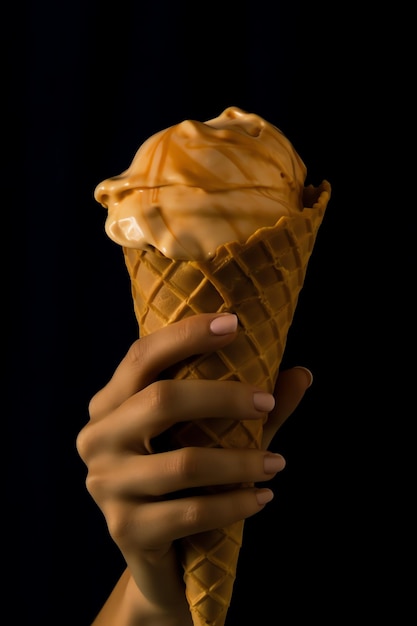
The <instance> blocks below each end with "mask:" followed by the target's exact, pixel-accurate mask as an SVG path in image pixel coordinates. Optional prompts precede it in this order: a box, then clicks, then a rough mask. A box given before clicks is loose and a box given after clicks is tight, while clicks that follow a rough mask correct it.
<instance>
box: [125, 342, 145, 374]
mask: <svg viewBox="0 0 417 626" xmlns="http://www.w3.org/2000/svg"><path fill="white" fill-rule="evenodd" d="M144 339H145V338H144ZM144 339H136V341H134V342H133V343H132V344H131V346H130V348H129V350H128V351H127V354H126V360H127V361H128V362H129V364H130V365H131V366H132V367H134V368H136V367H138V366H140V365H141V364H142V362H143V359H144V356H145V353H146V350H147V345H148V342H147V341H145V340H144Z"/></svg>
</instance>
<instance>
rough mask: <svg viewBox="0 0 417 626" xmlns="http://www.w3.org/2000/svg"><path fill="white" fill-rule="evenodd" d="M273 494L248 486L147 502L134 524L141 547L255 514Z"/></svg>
mask: <svg viewBox="0 0 417 626" xmlns="http://www.w3.org/2000/svg"><path fill="white" fill-rule="evenodd" d="M273 497H274V494H273V492H272V491H271V490H270V489H266V488H262V489H258V488H255V487H251V488H248V489H237V490H235V491H227V492H223V493H219V494H212V495H204V496H192V497H188V498H180V499H177V500H168V501H164V502H154V503H152V504H147V506H146V508H145V507H144V508H143V509H142V510H141V515H140V518H141V519H140V523H139V524H138V529H139V527H140V534H141V539H140V541H141V544H142V546H143V547H144V548H146V545H147V546H149V547H151V546H158V545H160V544H161V543H165V542H168V541H173V540H175V539H181V538H182V537H186V536H188V535H194V534H196V533H201V532H207V531H210V530H215V529H217V528H223V527H225V526H229V525H230V524H234V523H235V522H238V521H240V520H243V519H246V518H248V517H251V516H252V515H255V514H256V513H259V511H262V509H263V508H264V507H265V505H266V504H267V503H268V502H270V501H271V500H272V499H273ZM144 544H146V545H144Z"/></svg>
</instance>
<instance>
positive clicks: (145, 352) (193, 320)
mask: <svg viewBox="0 0 417 626" xmlns="http://www.w3.org/2000/svg"><path fill="white" fill-rule="evenodd" d="M236 330H237V318H236V316H235V315H231V314H228V313H223V314H219V313H207V314H206V313H203V314H201V315H194V316H191V317H188V318H186V319H184V320H181V321H180V322H176V323H174V324H170V325H168V326H166V327H164V328H162V329H160V330H158V331H156V332H154V333H152V334H151V335H148V336H146V337H142V338H141V339H139V340H137V341H135V342H134V343H133V344H132V346H131V347H130V349H129V351H128V352H127V354H126V356H125V357H124V359H123V360H122V361H121V363H120V365H119V366H118V367H117V369H116V371H115V373H114V375H113V377H112V378H111V380H110V381H109V383H108V384H107V385H106V386H105V387H104V388H103V389H102V390H101V391H99V392H98V393H97V394H96V395H95V396H94V397H93V398H92V400H91V402H90V415H91V416H92V417H94V418H99V417H101V416H102V415H104V414H106V413H108V412H109V411H111V410H113V409H115V408H116V407H117V406H119V405H120V404H121V403H122V402H124V400H126V399H127V398H129V397H130V396H132V395H133V394H135V393H136V392H137V391H138V390H140V389H142V388H144V387H146V385H148V384H149V383H151V382H152V381H153V380H155V379H156V378H157V377H158V376H159V374H160V373H161V372H162V371H163V370H164V369H166V368H168V367H170V366H171V365H173V364H174V363H177V362H179V361H181V360H183V359H185V358H187V357H189V356H192V355H194V354H199V353H203V352H211V351H215V350H218V349H219V348H222V347H223V346H225V345H226V344H227V343H230V342H231V341H232V340H233V339H234V337H235V335H236Z"/></svg>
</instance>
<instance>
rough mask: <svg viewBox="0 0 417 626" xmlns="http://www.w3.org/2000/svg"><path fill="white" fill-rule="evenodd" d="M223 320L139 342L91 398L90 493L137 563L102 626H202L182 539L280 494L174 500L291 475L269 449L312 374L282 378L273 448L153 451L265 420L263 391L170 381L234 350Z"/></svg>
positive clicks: (83, 437) (85, 454)
mask: <svg viewBox="0 0 417 626" xmlns="http://www.w3.org/2000/svg"><path fill="white" fill-rule="evenodd" d="M216 317H219V315H218V314H201V315H196V316H193V317H189V318H187V319H185V320H182V321H181V322H178V323H176V324H172V325H170V326H167V327H166V328H164V329H162V330H159V331H157V332H155V333H153V334H152V335H148V336H147V337H143V338H141V339H139V340H137V341H135V342H134V343H133V345H132V346H131V347H130V349H129V350H128V352H127V354H126V356H125V357H124V358H123V360H122V361H121V363H120V364H119V366H118V367H117V369H116V370H115V372H114V375H113V376H112V378H111V380H110V381H109V382H108V383H107V385H106V386H105V387H104V388H103V389H101V390H100V391H99V392H98V393H97V394H96V395H95V396H94V397H93V398H92V399H91V402H90V406H89V413H90V421H89V422H88V423H87V424H86V425H85V427H84V428H83V429H82V430H81V431H80V433H79V435H78V438H77V450H78V453H79V455H80V456H81V458H82V460H83V461H84V463H85V464H86V466H87V469H88V473H87V479H86V484H87V488H88V491H89V493H90V494H91V496H92V497H93V499H94V500H95V502H96V503H97V505H98V506H99V507H100V509H101V511H102V512H103V514H104V516H105V519H106V522H107V525H108V529H109V532H110V534H111V537H112V538H113V540H114V541H115V543H116V544H117V546H118V547H119V549H120V550H121V552H122V554H123V556H124V559H125V561H126V565H127V567H126V570H125V571H124V573H123V574H122V576H121V578H120V580H119V581H118V582H117V584H116V586H115V588H114V589H113V591H112V593H111V594H110V596H109V598H108V600H107V602H106V603H105V605H104V606H103V608H102V610H101V611H100V613H99V614H98V616H97V618H96V619H95V621H94V622H93V624H94V626H114V624H116V623H117V625H118V626H135V625H139V624H140V626H154V625H155V626H156V625H158V626H192V620H191V616H190V612H189V609H188V605H187V602H186V599H185V594H184V585H183V581H182V574H181V567H180V565H179V563H178V560H177V556H176V552H175V543H174V542H175V540H176V539H179V538H181V537H184V536H188V535H191V534H194V533H198V532H202V531H206V530H211V529H215V528H218V527H222V526H227V525H229V524H231V523H233V522H236V521H238V520H239V519H246V518H248V517H250V516H252V515H255V514H256V513H258V512H259V511H261V510H262V509H263V508H264V507H265V505H266V502H267V501H269V500H270V499H272V497H273V494H272V492H271V490H269V489H267V488H265V487H263V488H262V489H258V488H257V487H256V486H255V487H249V488H242V489H236V490H227V491H226V492H223V493H219V494H214V495H213V494H211V495H193V496H191V495H188V496H184V494H183V493H182V494H178V497H176V498H173V497H172V494H173V493H174V492H180V491H182V490H184V489H188V488H196V487H197V488H198V487H204V486H207V485H212V484H219V485H220V484H224V485H231V484H236V483H249V484H255V485H256V483H258V482H262V483H264V482H265V481H268V480H270V479H271V478H273V477H274V476H275V475H276V473H277V472H278V471H281V470H282V469H283V468H284V466H285V460H284V459H283V458H282V456H281V455H273V454H272V453H271V452H268V446H269V444H270V442H271V440H272V439H273V437H274V436H275V434H276V432H277V431H278V429H279V428H280V426H281V425H282V424H283V423H284V422H285V420H286V419H287V418H288V417H289V416H290V415H291V413H292V412H293V411H294V410H295V408H296V407H297V406H298V404H299V403H300V401H301V399H302V397H303V395H304V393H305V391H306V389H307V388H308V387H309V385H310V384H311V377H310V375H309V373H308V371H306V370H305V369H303V368H293V369H289V370H286V371H283V372H282V373H280V375H279V379H278V382H277V386H276V390H275V393H274V400H275V406H274V408H273V409H272V411H271V412H270V413H269V414H268V420H267V422H266V425H265V428H264V441H263V446H262V449H261V450H254V449H243V450H242V449H233V450H230V449H229V450H225V449H215V448H183V449H181V450H175V451H170V452H163V453H152V439H153V438H154V437H156V436H157V435H160V434H161V433H163V432H164V431H165V430H166V429H168V428H169V427H170V426H172V425H173V424H174V423H176V422H179V421H183V420H187V421H188V420H190V419H193V420H198V419H202V418H205V417H214V418H215V417H219V418H224V417H228V418H231V419H237V420H239V419H240V420H242V419H245V420H247V419H260V418H264V417H265V414H264V413H262V412H261V411H259V410H257V409H256V408H255V405H254V394H255V393H256V392H258V391H260V390H259V389H257V388H256V387H251V386H250V385H245V384H243V383H240V382H235V381H210V380H206V381H204V380H203V381H201V380H185V381H174V380H163V381H158V375H159V374H160V372H162V371H163V370H165V369H166V368H167V367H169V366H170V365H172V364H174V363H176V362H178V361H180V360H182V359H184V358H186V357H187V356H191V355H193V354H197V353H203V352H208V351H213V350H217V349H219V348H221V347H223V346H225V345H227V344H228V343H230V342H232V341H233V339H234V337H235V333H234V332H229V333H227V334H222V335H216V334H214V333H213V332H212V331H211V330H210V323H211V322H212V320H213V319H215V318H216ZM274 400H273V399H272V398H271V403H272V405H273V404H274ZM265 458H268V459H273V460H275V463H276V466H275V467H274V468H273V470H271V469H269V470H267V471H265V466H264V461H265ZM161 580H163V581H164V584H163V585H162V584H161ZM167 581H169V584H168V583H167Z"/></svg>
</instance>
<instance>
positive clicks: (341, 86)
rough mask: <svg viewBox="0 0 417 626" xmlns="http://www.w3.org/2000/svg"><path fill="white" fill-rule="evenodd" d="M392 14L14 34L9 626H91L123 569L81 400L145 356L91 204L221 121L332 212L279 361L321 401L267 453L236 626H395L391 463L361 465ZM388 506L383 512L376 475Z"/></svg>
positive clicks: (325, 10)
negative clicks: (276, 135)
mask: <svg viewBox="0 0 417 626" xmlns="http://www.w3.org/2000/svg"><path fill="white" fill-rule="evenodd" d="M380 10H381V9H380V8H379V10H378V11H379V12H378V13H377V14H375V13H374V12H368V13H366V14H364V12H363V10H362V7H361V6H354V5H352V4H347V3H330V4H328V3H326V2H304V3H303V2H298V1H294V2H288V3H286V2H281V1H278V2H267V1H265V0H258V1H257V2H254V1H252V2H240V3H232V2H228V1H224V2H215V1H213V2H210V3H208V4H205V3H198V2H194V3H186V2H158V1H155V2H133V1H131V2H128V1H126V0H120V1H119V2H117V3H102V2H98V1H96V2H93V1H90V0H87V1H85V2H80V1H79V0H75V1H73V2H62V3H61V2H59V3H48V2H28V3H26V4H25V5H19V8H17V9H16V8H15V13H16V14H15V15H14V16H13V17H12V18H9V19H10V23H9V24H8V26H10V28H6V27H5V31H6V32H5V35H6V41H7V47H8V52H9V54H10V57H9V58H10V65H9V69H11V73H10V78H11V85H12V87H11V89H10V90H9V93H8V95H9V96H11V97H10V104H11V109H12V113H18V115H17V118H18V122H17V123H16V124H15V125H14V126H12V124H10V127H9V124H8V120H7V119H6V120H5V130H6V131H7V132H8V133H9V134H10V133H12V138H13V139H14V138H16V140H17V139H18V138H19V140H20V139H21V140H22V143H21V144H20V142H19V145H21V146H22V147H21V148H20V149H19V153H18V154H16V155H14V157H12V156H11V158H10V159H9V162H11V165H12V169H13V175H14V177H16V182H15V183H13V204H12V207H13V210H15V211H16V215H13V214H12V213H11V211H10V210H8V211H7V215H8V218H9V219H10V218H11V224H10V225H9V226H8V228H9V230H8V232H9V233H10V239H9V247H10V251H11V259H12V261H11V264H12V267H13V273H12V277H13V280H12V281H11V294H12V297H11V299H10V300H11V301H12V302H13V307H12V316H13V317H12V324H11V326H10V328H11V329H12V330H11V331H10V335H9V334H8V333H7V336H6V337H5V339H6V342H7V344H8V345H9V342H10V346H11V348H12V349H11V359H10V368H11V369H10V371H11V372H12V375H13V380H14V386H13V392H12V399H13V402H12V403H11V404H10V405H9V406H10V407H12V408H10V409H8V412H7V414H8V416H9V420H8V422H10V425H11V426H12V431H11V432H12V435H11V437H10V439H9V440H10V445H11V446H12V449H13V459H14V460H13V461H10V463H9V465H8V467H9V477H10V479H11V480H9V481H8V483H9V484H11V485H12V492H13V496H14V498H13V502H14V507H13V509H12V511H13V515H12V525H13V526H14V527H15V529H16V528H17V529H18V540H17V543H16V546H18V550H19V552H18V554H19V556H18V559H17V567H18V570H19V578H18V580H19V585H18V586H19V595H21V597H20V598H19V599H18V600H15V601H14V603H13V610H14V614H15V615H16V620H15V621H13V623H17V622H19V623H26V624H31V625H35V624H49V623H51V624H52V623H53V624H59V626H73V625H74V624H76V625H77V626H88V625H89V624H90V622H91V620H92V619H93V617H94V616H95V614H96V613H97V611H98V609H99V608H100V606H101V605H102V603H103V601H104V600H105V598H106V597H107V595H108V593H109V591H110V589H111V588H112V586H113V584H114V582H115V580H116V579H117V577H118V575H119V573H120V572H121V569H122V567H123V563H122V560H121V557H120V555H119V553H118V550H117V549H116V547H115V546H114V545H113V543H112V542H111V540H110V538H109V536H108V534H107V531H106V526H105V522H104V518H103V517H102V515H101V513H100V511H99V510H98V509H97V507H96V505H95V504H94V503H93V501H92V500H91V498H90V496H89V495H88V494H87V492H86V489H85V484H84V481H85V467H84V466H83V464H82V462H81V461H80V459H79V458H78V456H77V453H76V450H75V439H76V435H77V433H78V431H79V430H80V429H81V428H82V426H83V425H84V423H85V422H86V421H87V419H88V414H87V406H88V401H89V399H90V398H91V396H92V395H93V394H94V393H95V391H97V390H98V389H99V388H100V387H101V386H102V385H104V383H105V382H106V381H107V380H108V378H109V376H110V375H111V373H112V371H113V369H114V367H115V366H116V365H117V363H118V362H119V360H120V359H121V357H122V356H123V355H124V353H125V352H126V350H127V348H128V346H129V345H130V343H131V342H132V341H133V340H134V339H135V337H136V335H137V328H136V322H135V319H134V316H133V310H132V306H131V300H130V285H129V280H128V277H127V274H126V271H125V268H124V263H123V258H122V255H121V251H120V249H119V248H118V247H117V246H116V245H115V244H113V243H112V242H111V241H109V240H108V239H107V237H106V236H105V234H104V220H105V211H104V209H103V208H102V207H101V206H99V205H98V204H97V203H96V202H95V200H94V198H93V191H94V188H95V186H96V185H97V183H99V182H100V181H102V180H103V179H104V178H107V177H109V176H113V175H116V174H119V173H120V172H121V171H123V170H124V169H126V167H127V166H128V165H129V164H130V161H131V159H132V157H133V155H134V153H135V152H136V150H137V148H138V147H139V145H140V144H141V143H142V142H143V141H144V140H145V139H146V138H147V137H148V136H149V135H151V134H153V133H154V132H157V131H158V130H161V129H163V128H165V127H167V126H169V125H172V124H175V123H178V122H180V121H182V120H183V119H193V118H194V119H197V120H201V121H204V120H206V119H209V118H211V117H215V116H217V115H219V114H220V113H221V112H222V111H223V109H224V108H226V107H227V106H231V105H235V106H239V107H241V108H243V109H245V110H247V111H250V112H254V113H258V114H259V115H261V116H262V117H264V118H266V119H267V120H268V121H270V122H272V123H274V124H275V125H277V126H278V127H279V128H281V130H282V131H283V132H284V133H285V134H286V135H287V136H288V137H289V138H290V139H291V141H292V142H293V144H294V145H295V147H296V149H297V151H298V152H299V154H300V155H301V157H302V158H303V160H304V162H305V163H306V165H307V168H308V179H307V182H311V183H313V184H319V183H320V182H321V181H322V180H323V179H324V178H325V179H327V180H329V181H330V183H331V185H332V198H331V201H330V203H329V206H328V210H327V213H326V216H325V219H324V222H323V225H322V227H321V230H320V232H319V236H318V239H317V243H316V248H315V250H314V253H313V256H312V258H311V261H310V265H309V270H308V274H307V278H306V282H305V286H304V289H303V291H302V293H301V296H300V300H299V305H298V308H297V311H296V315H295V319H294V323H293V326H292V328H291V331H290V335H289V339H288V345H287V351H286V355H285V365H295V364H302V365H306V366H307V367H309V368H310V369H311V370H312V371H313V373H314V376H315V381H314V385H313V387H312V388H311V389H310V390H309V391H308V393H307V395H306V397H305V400H304V401H303V403H302V405H301V406H300V408H299V409H298V410H297V411H296V413H295V414H294V415H293V416H292V418H291V419H290V421H289V422H288V423H287V424H286V425H285V426H284V427H283V429H282V432H281V434H280V435H279V436H278V437H277V439H276V441H275V442H274V449H275V450H277V451H281V452H282V453H283V454H284V455H285V456H286V458H287V468H286V469H285V471H284V472H283V473H282V474H281V475H279V476H277V478H276V479H275V480H274V490H275V493H276V497H275V500H274V501H273V502H272V503H271V504H269V505H268V506H267V507H266V509H265V511H263V512H262V513H261V514H259V515H258V516H256V517H254V518H251V519H250V520H248V521H247V523H246V526H245V541H244V546H243V548H242V552H241V557H240V561H239V570H238V577H237V582H236V586H235V593H234V596H233V601H232V606H231V608H230V611H229V616H228V622H227V626H235V625H240V624H243V623H245V624H246V623H259V624H261V623H277V624H278V623H279V624H281V625H282V626H285V625H287V624H295V623H297V624H300V623H310V622H312V621H313V620H314V621H315V622H317V623H321V624H324V623H326V624H340V623H356V616H357V615H358V614H359V613H360V614H361V615H362V617H367V618H369V617H370V616H372V615H374V616H375V612H378V613H379V612H380V613H381V614H384V615H387V614H388V612H389V611H390V610H394V611H400V608H399V607H396V608H393V607H394V605H395V602H393V601H392V597H391V594H390V593H381V587H380V586H379V585H377V588H378V590H377V591H376V590H375V589H376V588H375V585H373V586H372V585H371V586H370V581H374V582H375V579H378V581H379V580H380V578H382V579H384V580H386V578H385V576H384V575H383V574H382V572H383V571H384V564H385V563H386V559H387V558H388V557H387V551H386V546H387V543H386V541H387V540H386V539H385V543H384V542H383V546H384V549H381V539H380V536H381V535H380V532H378V528H379V523H380V520H378V522H376V521H375V520H376V518H377V515H376V513H375V511H377V510H379V509H380V508H381V509H383V508H384V507H383V506H381V500H382V499H383V498H385V497H386V495H387V494H386V493H385V495H384V496H382V495H381V492H380V491H381V489H380V481H381V464H382V461H381V459H380V458H378V462H374V460H373V461H372V462H371V461H369V460H368V459H369V458H370V456H371V457H372V456H373V445H374V438H373V437H374V431H373V429H374V425H375V420H376V413H378V412H377V411H376V409H375V401H376V400H375V398H376V397H377V396H378V393H379V392H378V390H377V388H376V387H375V380H378V379H379V381H380V382H381V380H384V376H383V375H382V374H379V375H378V374H375V371H376V370H377V369H378V368H379V367H382V368H387V364H386V363H382V364H381V362H378V361H379V357H378V356H376V352H375V351H374V349H376V344H378V342H379V341H380V340H381V337H382V338H384V336H385V335H384V332H385V331H384V322H383V321H381V319H380V318H378V317H377V316H376V314H375V311H376V308H377V305H376V304H375V303H376V301H377V299H378V297H379V288H378V285H377V283H378V280H379V279H380V273H379V272H376V271H375V266H374V257H372V255H369V245H370V242H371V245H375V233H374V231H373V228H374V226H373V222H372V219H371V216H372V215H374V213H375V210H376V209H375V190H376V187H377V184H376V181H377V180H378V181H380V182H379V184H378V187H380V186H385V185H388V181H387V178H388V172H392V167H393V160H392V158H391V157H392V153H390V154H389V157H388V158H385V157H386V156H387V155H386V153H385V154H383V155H382V157H381V159H380V162H378V156H381V153H383V151H384V142H383V141H381V137H380V130H381V126H382V127H383V128H384V130H385V129H386V125H387V118H386V117H384V116H385V115H386V113H387V109H389V107H387V105H386V96H387V93H388V94H389V93H390V92H391V93H392V92H393V91H395V89H396V87H395V85H396V83H397V82H399V81H401V76H400V77H399V75H398V72H397V69H396V67H393V66H392V64H391V63H392V47H393V44H392V35H393V31H394V32H395V31H397V36H398V28H399V27H398V26H395V25H394V23H393V22H391V16H387V17H389V19H388V20H386V19H385V17H383V16H381V14H380ZM406 21H407V19H406V18H405V19H404V22H406ZM388 24H389V26H388ZM381 29H382V30H383V32H384V33H385V35H384V34H382V36H381ZM388 32H389V33H390V36H386V34H387V33H388ZM400 40H401V38H400ZM398 45H402V41H400V44H397V46H398ZM397 49H398V47H397ZM395 119H396V120H398V118H397V117H396V118H395ZM389 123H392V121H391V122H389ZM12 143H13V142H12ZM16 145H17V141H16V142H14V145H13V146H12V150H11V152H10V155H13V154H14V153H13V149H14V148H15V147H16ZM394 161H395V159H394ZM22 192H23V194H24V195H23V196H22ZM22 197H23V198H24V200H23V201H22ZM9 209H10V206H9ZM352 213H353V220H354V221H353V223H352ZM348 216H349V218H348ZM376 240H378V237H376ZM377 245H378V244H377ZM367 250H368V253H367V254H368V256H367V254H366V251H367ZM387 272H388V270H386V269H385V270H384V273H385V276H386V275H387ZM391 293H392V294H393V297H395V290H394V289H393V290H392V292H391ZM383 311H385V313H386V308H384V309H383ZM378 319H379V322H378ZM378 323H379V328H380V329H381V328H382V330H378V332H374V331H375V325H376V324H378ZM387 341H388V342H389V339H387ZM371 363H373V365H370V364H371ZM377 430H378V429H377ZM370 432H372V436H370ZM385 452H386V451H385ZM382 456H383V455H382ZM384 484H385V489H387V488H388V489H389V491H391V489H390V488H389V487H387V485H389V481H388V478H387V472H386V471H385V474H384ZM391 496H392V494H391ZM16 550H17V547H16ZM13 560H14V561H15V559H13ZM15 565H16V561H15ZM347 572H349V574H348V573H347ZM387 578H389V576H388V575H387ZM161 584H164V582H163V581H161ZM13 586H14V584H13ZM388 586H390V585H388ZM300 615H308V619H304V621H300V619H301V617H300ZM369 623H375V622H372V621H370V622H369ZM397 623H404V622H401V621H399V622H397Z"/></svg>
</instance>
